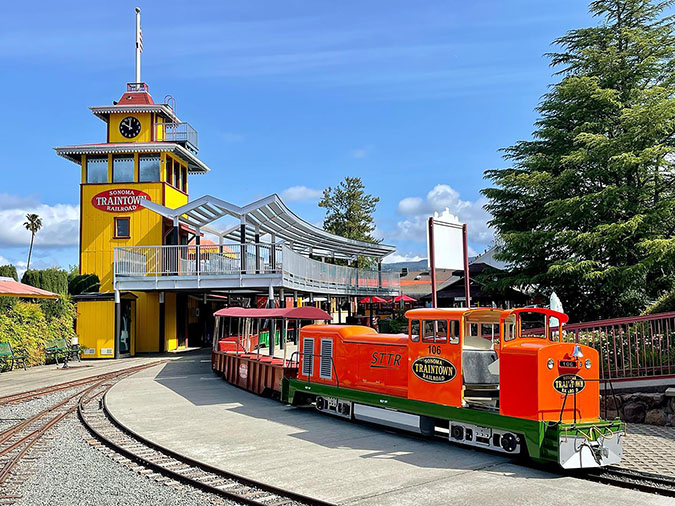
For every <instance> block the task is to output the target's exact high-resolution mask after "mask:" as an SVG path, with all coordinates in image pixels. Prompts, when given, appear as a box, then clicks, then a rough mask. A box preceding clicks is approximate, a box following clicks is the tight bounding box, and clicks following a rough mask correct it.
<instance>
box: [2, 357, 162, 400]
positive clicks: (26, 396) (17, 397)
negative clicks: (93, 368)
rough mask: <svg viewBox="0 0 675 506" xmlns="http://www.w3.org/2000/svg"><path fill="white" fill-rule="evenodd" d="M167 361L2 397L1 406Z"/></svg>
mask: <svg viewBox="0 0 675 506" xmlns="http://www.w3.org/2000/svg"><path fill="white" fill-rule="evenodd" d="M166 362H167V361H166V360H158V361H157V362H152V363H151V364H145V365H139V366H134V367H130V368H126V369H119V370H117V371H110V372H107V373H101V374H97V375H94V376H87V377H86V378H80V379H76V380H73V381H66V382H65V383H58V384H56V385H51V386H48V387H44V388H37V389H34V390H26V391H25V392H19V393H16V394H10V395H5V396H2V397H0V405H6V404H12V403H15V402H21V401H26V400H30V399H33V398H35V397H38V396H41V395H47V394H51V393H54V392H60V391H62V390H68V389H70V388H77V387H79V386H82V385H86V384H88V383H91V382H92V381H97V380H99V379H104V378H109V377H111V375H112V376H114V375H115V374H116V373H119V372H122V371H131V370H134V369H139V370H140V369H141V368H145V367H146V366H147V367H151V366H153V365H160V364H164V363H166Z"/></svg>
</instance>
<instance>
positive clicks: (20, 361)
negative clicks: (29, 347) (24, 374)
mask: <svg viewBox="0 0 675 506" xmlns="http://www.w3.org/2000/svg"><path fill="white" fill-rule="evenodd" d="M27 358H28V354H27V353H25V352H15V351H14V350H13V349H12V345H11V344H10V342H9V341H6V342H4V343H0V370H3V371H4V370H5V369H7V370H8V371H11V370H12V369H14V364H17V365H19V366H21V367H23V369H24V371H25V370H26V359H27Z"/></svg>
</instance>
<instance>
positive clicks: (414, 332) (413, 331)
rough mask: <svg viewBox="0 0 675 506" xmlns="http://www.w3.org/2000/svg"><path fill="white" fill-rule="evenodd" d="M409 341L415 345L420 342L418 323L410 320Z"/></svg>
mask: <svg viewBox="0 0 675 506" xmlns="http://www.w3.org/2000/svg"><path fill="white" fill-rule="evenodd" d="M410 340H411V341H412V342H413V343H417V342H419V340H420V321H419V320H410Z"/></svg>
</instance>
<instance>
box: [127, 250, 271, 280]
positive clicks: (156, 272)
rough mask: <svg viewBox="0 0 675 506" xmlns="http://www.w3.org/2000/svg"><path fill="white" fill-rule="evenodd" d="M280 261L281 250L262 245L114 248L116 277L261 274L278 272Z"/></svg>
mask: <svg viewBox="0 0 675 506" xmlns="http://www.w3.org/2000/svg"><path fill="white" fill-rule="evenodd" d="M272 248H275V253H276V255H273V254H272ZM274 256H276V258H273V257H274ZM242 257H243V258H244V261H243V262H242V261H241V259H242ZM273 260H274V262H275V263H276V265H273V264H272V262H273ZM280 261H281V247H280V246H278V245H277V246H272V245H270V244H263V243H259V244H243V245H242V244H222V245H215V244H205V245H203V246H201V245H199V246H197V245H189V246H188V245H183V246H137V247H117V248H115V254H114V262H115V276H116V277H138V276H143V277H145V276H196V275H200V276H209V275H221V276H222V275H227V274H264V273H269V272H277V271H280V270H281V264H280Z"/></svg>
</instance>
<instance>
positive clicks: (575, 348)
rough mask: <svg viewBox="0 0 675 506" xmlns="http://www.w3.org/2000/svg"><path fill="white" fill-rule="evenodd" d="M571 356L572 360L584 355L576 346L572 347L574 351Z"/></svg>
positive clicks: (579, 347)
mask: <svg viewBox="0 0 675 506" xmlns="http://www.w3.org/2000/svg"><path fill="white" fill-rule="evenodd" d="M572 356H573V357H574V358H581V357H583V356H584V354H583V353H581V346H579V345H578V344H577V345H575V346H574V351H573V352H572Z"/></svg>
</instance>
